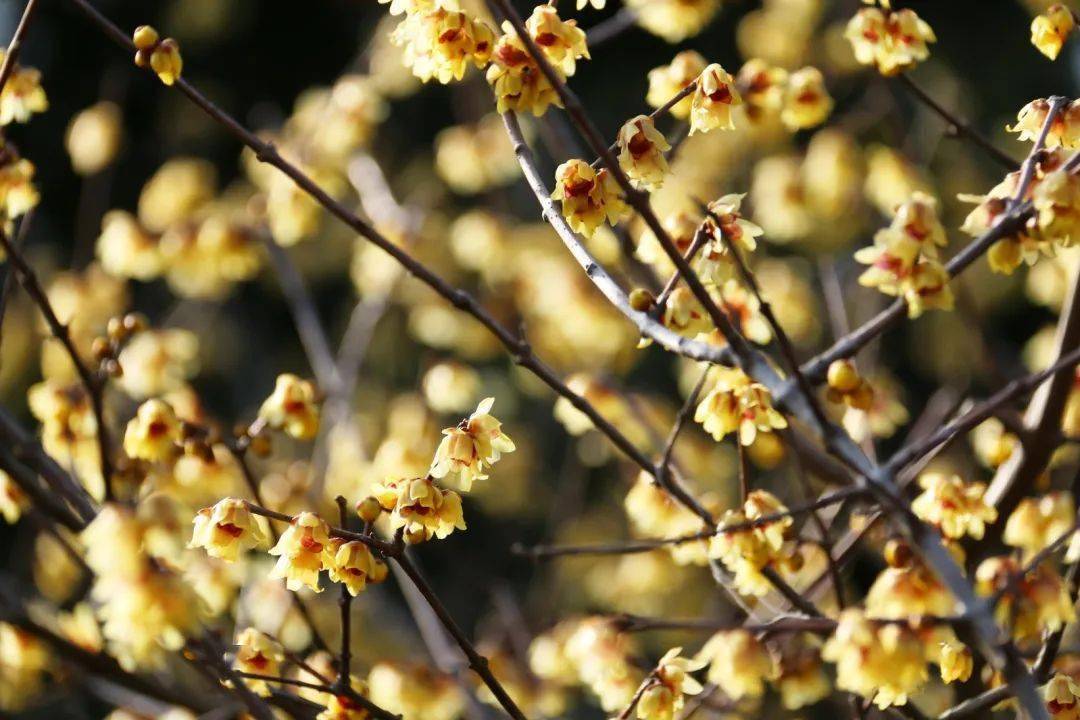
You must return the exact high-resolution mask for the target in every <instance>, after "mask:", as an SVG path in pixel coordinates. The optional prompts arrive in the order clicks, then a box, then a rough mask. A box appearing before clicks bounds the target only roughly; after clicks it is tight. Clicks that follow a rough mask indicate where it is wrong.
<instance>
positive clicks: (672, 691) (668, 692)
mask: <svg viewBox="0 0 1080 720" xmlns="http://www.w3.org/2000/svg"><path fill="white" fill-rule="evenodd" d="M681 652H682V648H672V649H671V650H668V652H667V653H666V654H665V655H664V657H662V658H661V659H660V662H659V663H658V664H657V666H656V669H655V670H654V671H653V675H652V677H651V678H650V679H649V680H648V681H647V683H648V684H647V687H646V689H645V691H644V692H643V693H642V694H641V697H640V698H639V699H638V704H637V716H638V718H639V720H672V718H674V717H675V716H676V714H677V713H678V712H679V711H680V710H682V707H683V704H684V703H685V696H686V695H697V694H698V693H700V692H701V691H702V690H703V689H704V688H703V687H702V686H701V683H699V682H698V681H697V680H695V679H694V678H693V677H692V676H691V675H690V674H689V673H691V672H693V671H695V670H700V669H701V668H703V667H705V662H704V661H700V660H689V659H687V658H683V657H679V654H680V653H681Z"/></svg>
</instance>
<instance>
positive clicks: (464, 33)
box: [391, 7, 495, 85]
mask: <svg viewBox="0 0 1080 720" xmlns="http://www.w3.org/2000/svg"><path fill="white" fill-rule="evenodd" d="M391 41H392V42H393V43H394V44H395V45H400V46H402V47H403V49H404V53H403V58H402V59H403V61H404V63H405V65H406V66H407V67H409V68H411V69H412V72H413V75H415V76H416V77H418V78H420V79H421V80H423V81H424V82H427V81H428V80H432V79H434V80H437V81H439V82H440V83H443V84H444V85H445V84H446V83H449V82H450V81H452V80H460V79H461V78H463V77H464V76H465V71H466V70H467V69H468V67H469V64H470V63H471V64H473V65H475V66H476V67H478V68H483V67H485V66H486V65H487V63H488V59H489V58H490V56H491V51H492V47H493V45H494V43H495V33H494V31H493V30H492V29H491V28H490V27H488V25H487V23H484V22H483V21H481V20H473V19H472V18H470V17H469V16H468V15H466V14H465V13H463V12H459V11H457V10H449V9H447V8H445V7H435V8H432V9H430V10H425V11H421V12H415V13H412V14H409V15H407V16H406V17H405V19H404V20H402V21H401V24H400V25H398V27H397V28H396V29H395V30H394V33H393V35H392V36H391Z"/></svg>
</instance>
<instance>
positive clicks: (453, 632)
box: [393, 550, 526, 720]
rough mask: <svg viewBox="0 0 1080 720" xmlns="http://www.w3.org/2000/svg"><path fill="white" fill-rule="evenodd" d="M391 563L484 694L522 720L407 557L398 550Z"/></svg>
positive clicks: (485, 661)
mask: <svg viewBox="0 0 1080 720" xmlns="http://www.w3.org/2000/svg"><path fill="white" fill-rule="evenodd" d="M393 559H394V562H396V563H397V565H398V567H400V568H401V569H402V570H403V571H404V572H405V574H406V575H407V576H408V577H409V580H411V581H412V584H413V585H414V586H415V587H416V589H417V590H419V591H420V594H421V595H423V596H424V599H425V600H426V601H427V603H428V605H429V606H430V607H431V609H432V611H434V613H435V615H436V617H438V618H439V622H441V623H442V625H443V627H445V628H446V630H447V632H449V633H450V636H451V637H452V638H454V642H456V643H457V645H458V647H459V648H461V651H462V652H463V653H465V657H466V658H467V659H468V661H469V667H470V668H471V669H472V671H473V672H474V673H476V674H477V675H478V676H479V677H480V679H481V680H482V681H483V682H484V685H486V686H487V688H488V690H490V691H491V694H492V695H494V696H495V699H496V700H497V701H498V702H499V705H501V706H502V708H503V709H504V710H506V712H507V713H508V714H509V715H510V717H512V718H514V720H526V718H525V714H524V713H522V712H521V710H520V709H519V708H518V706H517V704H516V703H515V702H514V700H513V699H512V698H511V697H510V695H509V693H507V692H506V689H505V688H504V687H503V686H502V685H501V684H500V683H499V681H498V680H497V679H496V678H495V675H493V674H492V672H491V667H490V664H489V663H488V660H487V658H486V657H484V656H483V655H481V654H480V653H479V652H477V650H476V648H475V647H474V646H473V644H472V643H471V642H470V641H469V639H468V638H467V637H466V636H465V633H464V632H462V630H461V628H460V627H459V626H458V624H457V622H455V621H454V618H453V617H451V615H450V613H449V612H448V611H447V609H446V606H444V605H443V604H442V601H441V600H439V598H438V596H436V595H435V592H434V591H433V590H432V589H431V586H430V585H428V583H427V580H426V579H424V576H423V575H421V574H420V572H419V571H418V570H417V569H416V566H415V565H413V563H412V561H411V560H410V559H409V558H408V556H407V555H405V553H404V552H401V551H400V550H399V551H398V553H397V554H396V555H394V556H393Z"/></svg>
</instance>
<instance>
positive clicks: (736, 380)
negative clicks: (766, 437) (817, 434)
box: [694, 366, 787, 445]
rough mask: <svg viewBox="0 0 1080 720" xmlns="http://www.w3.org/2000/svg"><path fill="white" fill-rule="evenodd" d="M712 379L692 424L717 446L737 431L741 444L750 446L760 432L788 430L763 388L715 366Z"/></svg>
mask: <svg viewBox="0 0 1080 720" xmlns="http://www.w3.org/2000/svg"><path fill="white" fill-rule="evenodd" d="M714 376H715V378H716V382H715V384H714V385H713V387H712V389H711V390H709V392H708V393H707V394H706V395H705V397H704V398H702V400H701V402H700V403H698V406H697V410H695V411H694V420H695V422H699V423H701V425H702V427H703V428H704V429H705V432H707V433H709V434H710V435H712V436H713V439H715V440H716V441H717V442H719V441H720V440H723V439H724V437H725V436H726V435H728V434H729V433H732V432H736V431H737V432H738V433H739V442H740V443H742V444H743V445H752V444H753V443H754V440H755V438H757V434H758V433H759V432H772V431H773V430H779V429H783V428H786V427H787V420H785V419H784V416H783V415H781V414H780V413H779V412H777V411H776V410H775V409H774V408H773V406H772V396H771V394H770V393H769V390H768V388H766V387H765V386H764V385H761V384H760V383H756V382H753V381H752V380H751V379H750V378H749V377H748V376H747V375H746V373H744V372H743V371H742V370H740V369H738V368H727V367H723V366H717V368H716V369H715V370H714Z"/></svg>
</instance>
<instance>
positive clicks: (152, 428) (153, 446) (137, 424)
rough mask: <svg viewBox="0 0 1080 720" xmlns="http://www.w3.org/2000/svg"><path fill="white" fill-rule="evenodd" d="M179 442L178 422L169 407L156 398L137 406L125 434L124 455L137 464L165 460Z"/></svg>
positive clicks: (169, 456)
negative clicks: (143, 461)
mask: <svg viewBox="0 0 1080 720" xmlns="http://www.w3.org/2000/svg"><path fill="white" fill-rule="evenodd" d="M179 442H180V419H179V418H177V417H176V412H175V411H174V410H173V409H172V406H171V405H169V403H167V402H165V401H164V400H159V399H157V398H153V399H151V400H147V401H146V402H144V403H143V404H142V405H140V406H139V410H138V412H136V414H135V417H134V418H133V419H132V420H131V421H130V422H129V423H128V424H127V430H126V431H125V432H124V452H126V453H127V454H128V455H129V456H130V457H133V458H138V459H140V460H149V461H151V462H156V461H161V460H168V459H169V458H171V457H173V456H174V455H175V454H176V452H177V449H178V448H177V445H178V444H179Z"/></svg>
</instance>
